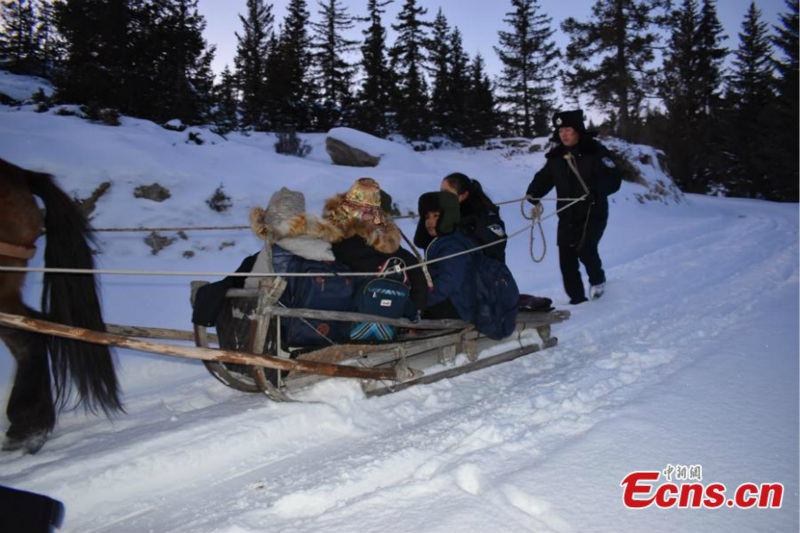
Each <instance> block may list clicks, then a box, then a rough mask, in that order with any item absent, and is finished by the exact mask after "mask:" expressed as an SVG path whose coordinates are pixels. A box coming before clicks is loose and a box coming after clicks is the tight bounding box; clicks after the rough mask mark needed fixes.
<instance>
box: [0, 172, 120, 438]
mask: <svg viewBox="0 0 800 533" xmlns="http://www.w3.org/2000/svg"><path fill="white" fill-rule="evenodd" d="M34 195H36V196H38V197H39V198H41V200H42V202H43V203H44V208H45V216H44V228H45V232H46V234H47V244H46V247H45V254H44V256H45V266H47V267H63V268H88V269H91V268H93V265H94V260H93V258H92V250H91V248H90V247H89V240H90V239H91V229H90V228H89V225H88V222H87V221H86V218H85V217H84V216H83V215H82V214H81V212H80V211H79V210H78V209H77V208H76V206H75V204H74V203H73V201H72V200H71V199H70V198H69V196H67V195H66V194H65V193H64V192H63V191H62V190H61V189H59V188H58V187H57V186H56V185H55V184H54V183H53V180H52V176H50V175H48V174H42V173H39V172H33V171H30V170H25V169H22V168H19V167H17V166H15V165H12V164H11V163H8V162H7V161H4V160H2V159H0V265H3V266H17V267H23V266H26V265H27V264H28V259H29V258H30V257H31V256H32V255H33V251H34V250H35V247H34V243H35V242H36V240H37V238H38V237H39V234H40V232H41V228H42V214H41V211H40V210H39V207H38V206H37V204H36V200H35V199H34ZM24 278H25V274H24V273H16V272H0V311H2V312H5V313H14V314H17V315H23V316H30V317H34V318H46V319H48V320H52V321H54V322H59V323H61V324H66V325H70V326H79V327H84V328H89V329H94V330H99V331H105V324H104V323H103V317H102V314H101V311H100V302H99V299H98V295H97V287H96V284H95V279H94V276H92V275H90V274H77V275H76V274H52V273H47V274H45V276H44V284H43V290H42V304H41V307H42V310H41V312H39V311H35V310H33V309H30V308H28V307H27V306H26V305H25V304H24V303H23V301H22V293H21V288H22V283H23V281H24ZM0 339H2V340H3V341H4V342H5V343H6V345H7V346H8V348H9V350H10V351H11V353H12V354H13V355H14V358H15V359H16V361H17V370H16V375H15V378H14V386H13V388H12V390H11V396H10V397H9V400H8V407H7V408H6V414H7V416H8V420H9V422H10V423H11V425H10V426H9V428H8V430H7V431H6V438H5V441H4V442H3V450H4V451H9V450H22V451H24V452H26V453H36V452H37V451H38V450H39V449H40V448H41V447H42V445H43V444H44V442H45V440H46V439H47V436H48V435H49V433H50V432H51V431H52V430H53V427H54V426H55V422H56V412H57V411H58V410H60V409H61V408H63V407H64V406H66V405H67V404H68V403H69V399H70V397H71V390H72V388H71V385H72V386H74V388H75V389H76V391H77V400H78V402H77V403H78V405H83V406H84V407H86V408H87V409H88V410H90V411H92V412H96V411H97V410H98V408H99V409H101V410H102V411H103V412H105V413H106V414H107V415H110V414H112V413H113V412H114V411H122V404H121V402H120V399H119V387H118V383H117V377H116V374H115V372H114V364H113V360H112V356H111V352H110V351H109V349H108V347H106V346H99V345H95V344H89V343H85V342H80V341H74V340H67V339H60V338H56V337H52V336H46V335H41V334H36V333H28V332H25V331H22V330H16V329H10V328H3V327H0ZM48 354H49V356H50V360H49V361H48ZM51 369H52V373H53V385H52V387H51V381H50V372H51Z"/></svg>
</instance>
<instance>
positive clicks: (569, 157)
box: [564, 152, 593, 250]
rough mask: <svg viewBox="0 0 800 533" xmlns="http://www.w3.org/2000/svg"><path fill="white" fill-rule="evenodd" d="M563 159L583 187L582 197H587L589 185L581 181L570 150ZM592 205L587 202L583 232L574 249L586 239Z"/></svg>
mask: <svg viewBox="0 0 800 533" xmlns="http://www.w3.org/2000/svg"><path fill="white" fill-rule="evenodd" d="M564 159H565V160H566V161H567V166H568V167H569V169H570V170H571V171H572V173H573V174H575V177H576V178H578V183H580V184H581V187H583V198H588V196H589V187H587V186H586V182H584V181H583V178H582V177H581V171H580V170H578V164H577V162H576V161H575V156H574V155H572V152H567V153H566V154H564ZM592 205H593V204H589V209H587V211H586V220H584V221H583V232H582V233H581V240H580V241H578V246H576V247H575V250H580V249H581V248H583V243H584V241H586V230H587V229H588V228H589V217H590V216H591V214H592Z"/></svg>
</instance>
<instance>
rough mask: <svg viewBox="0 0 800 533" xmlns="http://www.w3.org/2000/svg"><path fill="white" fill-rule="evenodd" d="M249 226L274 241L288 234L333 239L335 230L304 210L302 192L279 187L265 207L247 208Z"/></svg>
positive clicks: (336, 233)
mask: <svg viewBox="0 0 800 533" xmlns="http://www.w3.org/2000/svg"><path fill="white" fill-rule="evenodd" d="M250 227H251V228H252V229H253V232H254V233H255V234H256V235H258V236H259V237H260V238H261V239H263V240H265V241H268V242H273V243H274V242H276V241H279V240H281V239H285V238H289V237H298V236H301V235H308V236H311V237H315V238H321V239H324V240H328V241H332V240H333V239H334V238H335V237H336V236H337V235H338V232H337V231H336V229H335V228H333V227H331V226H328V225H326V224H324V223H322V222H320V221H319V220H318V219H317V218H316V217H314V215H312V214H310V213H306V199H305V196H303V193H301V192H298V191H292V190H289V189H287V188H286V187H281V189H280V190H278V191H277V192H275V193H274V194H273V195H272V197H271V198H270V199H269V204H267V208H266V209H261V208H259V207H254V208H253V209H252V210H251V211H250Z"/></svg>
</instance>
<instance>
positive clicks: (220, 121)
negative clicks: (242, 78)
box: [212, 65, 239, 135]
mask: <svg viewBox="0 0 800 533" xmlns="http://www.w3.org/2000/svg"><path fill="white" fill-rule="evenodd" d="M238 86H239V83H238V82H237V80H236V76H235V75H234V74H233V73H232V72H231V69H230V68H229V67H228V65H225V68H224V69H223V71H222V74H220V82H219V83H218V84H217V85H215V86H214V102H215V107H214V111H213V114H212V119H213V122H214V126H215V131H216V132H217V133H219V134H220V135H226V134H227V133H229V132H231V131H234V130H236V129H238V128H239V98H238V96H237V94H238Z"/></svg>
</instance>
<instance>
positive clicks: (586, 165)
mask: <svg viewBox="0 0 800 533" xmlns="http://www.w3.org/2000/svg"><path fill="white" fill-rule="evenodd" d="M570 152H571V153H572V154H573V155H574V156H575V159H576V163H577V166H578V170H579V172H580V174H581V177H582V178H583V181H584V183H585V184H586V187H587V188H588V189H589V191H590V192H591V195H592V196H593V201H584V202H578V203H576V204H574V205H572V206H571V207H569V208H567V209H565V210H564V211H561V212H559V213H558V245H559V246H577V245H578V244H579V243H580V242H581V239H582V238H583V235H584V232H586V231H591V229H592V228H593V227H596V226H600V225H602V226H605V224H606V222H607V220H608V195H610V194H614V193H615V192H617V191H618V190H619V187H620V184H621V183H622V173H621V172H620V170H619V168H618V167H617V166H616V164H615V163H614V161H613V159H612V158H611V153H610V152H609V151H608V149H607V148H606V147H605V146H603V145H602V144H600V143H599V142H598V141H596V140H595V139H594V138H592V137H591V136H590V135H589V134H586V133H584V134H583V135H582V136H581V139H580V142H579V143H578V144H577V145H575V146H573V147H571V148H567V147H565V146H564V145H563V144H559V145H558V146H556V147H555V148H553V149H552V150H550V151H549V152H548V153H547V155H546V157H547V162H546V163H545V165H544V167H543V168H542V169H541V170H540V171H539V172H537V173H536V175H535V176H534V177H533V181H531V184H530V185H529V186H528V191H527V194H528V195H529V196H531V197H533V198H542V197H544V196H545V195H546V194H547V193H549V192H550V191H551V190H552V189H553V187H555V188H556V193H557V195H558V197H559V198H580V197H581V196H583V195H584V193H585V191H584V189H583V187H582V186H581V184H580V182H579V181H578V178H577V177H576V176H575V174H574V173H573V172H572V170H570V168H569V166H568V164H567V161H566V159H564V156H565V155H566V154H567V153H570ZM534 203H536V202H534ZM569 203H570V202H569V201H559V202H558V204H557V206H558V208H559V209H560V208H562V207H565V206H566V205H567V204H569Z"/></svg>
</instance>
